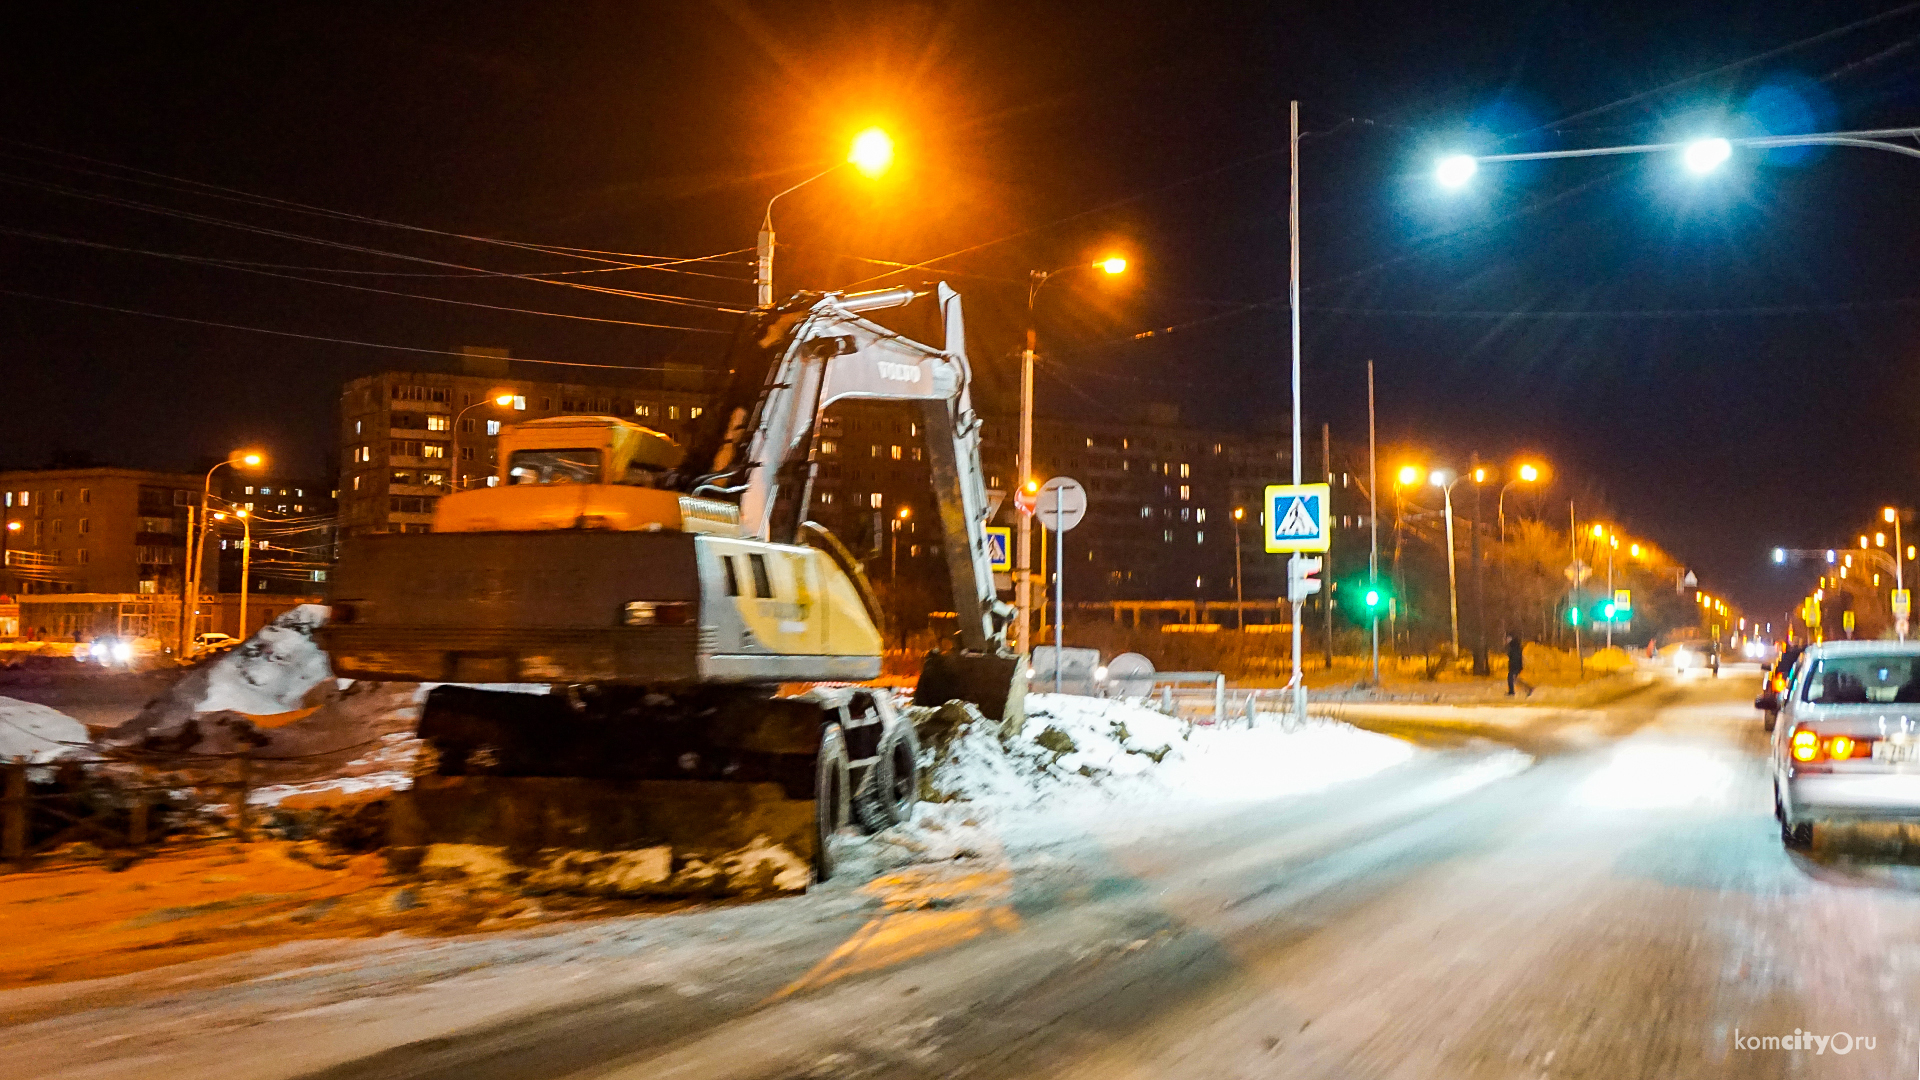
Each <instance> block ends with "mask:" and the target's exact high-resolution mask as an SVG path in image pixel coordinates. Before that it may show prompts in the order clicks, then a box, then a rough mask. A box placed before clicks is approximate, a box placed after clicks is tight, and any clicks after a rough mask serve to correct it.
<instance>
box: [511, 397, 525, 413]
mask: <svg viewBox="0 0 1920 1080" xmlns="http://www.w3.org/2000/svg"><path fill="white" fill-rule="evenodd" d="M513 407H514V408H515V409H517V410H518V411H520V412H526V411H527V399H526V398H524V397H519V396H515V397H514V399H513Z"/></svg>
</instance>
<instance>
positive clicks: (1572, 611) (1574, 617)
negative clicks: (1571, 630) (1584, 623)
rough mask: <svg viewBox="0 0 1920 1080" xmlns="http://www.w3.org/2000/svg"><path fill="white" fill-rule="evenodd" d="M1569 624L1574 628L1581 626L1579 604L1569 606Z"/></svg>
mask: <svg viewBox="0 0 1920 1080" xmlns="http://www.w3.org/2000/svg"><path fill="white" fill-rule="evenodd" d="M1567 622H1568V623H1569V624H1570V625H1573V626H1579V625H1580V605H1579V604H1569V605H1567Z"/></svg>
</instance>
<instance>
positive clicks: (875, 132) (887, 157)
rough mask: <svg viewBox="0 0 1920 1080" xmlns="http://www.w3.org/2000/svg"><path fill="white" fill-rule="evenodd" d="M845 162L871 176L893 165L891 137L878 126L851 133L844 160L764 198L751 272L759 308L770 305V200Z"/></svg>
mask: <svg viewBox="0 0 1920 1080" xmlns="http://www.w3.org/2000/svg"><path fill="white" fill-rule="evenodd" d="M848 165H851V166H853V167H854V168H855V169H856V170H858V171H859V173H860V175H862V176H865V177H867V178H868V179H873V178H876V177H878V176H880V175H881V174H882V173H885V172H886V171H887V169H888V168H890V167H892V165H893V138H892V136H890V135H888V134H887V133H886V132H884V131H882V130H880V129H879V128H877V127H875V128H868V129H866V130H865V131H862V132H861V133H860V134H858V135H855V136H854V137H853V143H852V145H851V146H850V147H849V148H848V149H847V157H846V160H845V161H839V162H835V163H834V164H832V165H829V166H828V167H826V168H824V169H822V170H820V171H819V172H817V173H814V174H813V175H812V176H809V177H807V178H806V179H805V180H802V181H800V182H799V183H797V184H795V185H793V186H792V187H790V188H788V189H786V190H785V191H782V192H780V193H779V194H777V195H775V196H774V197H773V198H771V199H768V200H767V212H766V214H765V216H763V217H762V218H761V219H760V240H759V244H758V248H757V251H756V255H757V256H758V261H757V262H756V263H755V270H754V275H753V285H754V302H755V303H756V304H757V305H758V306H759V307H760V309H761V310H763V311H764V310H766V309H768V308H771V307H773V204H774V203H776V202H778V201H780V198H781V197H782V196H785V195H791V194H793V193H794V192H796V191H799V190H800V189H801V188H803V187H806V186H807V185H808V184H811V183H813V182H814V181H815V180H818V179H820V178H821V177H823V176H826V175H827V174H829V173H832V172H835V171H836V170H839V169H841V168H844V167H846V166H848Z"/></svg>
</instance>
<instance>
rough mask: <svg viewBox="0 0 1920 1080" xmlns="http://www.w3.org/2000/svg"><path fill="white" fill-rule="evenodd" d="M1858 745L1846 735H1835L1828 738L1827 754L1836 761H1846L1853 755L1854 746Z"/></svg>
mask: <svg viewBox="0 0 1920 1080" xmlns="http://www.w3.org/2000/svg"><path fill="white" fill-rule="evenodd" d="M1857 745H1859V744H1858V743H1855V742H1854V741H1853V740H1852V739H1849V738H1847V737H1846V736H1845V735H1835V736H1834V737H1833V738H1831V739H1828V740H1827V756H1828V757H1830V758H1833V759H1834V760H1835V761H1845V760H1846V759H1848V758H1850V757H1852V756H1853V748H1854V747H1855V746H1857Z"/></svg>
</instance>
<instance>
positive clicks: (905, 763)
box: [853, 720, 920, 833]
mask: <svg viewBox="0 0 1920 1080" xmlns="http://www.w3.org/2000/svg"><path fill="white" fill-rule="evenodd" d="M919 801H920V740H919V739H918V738H917V737H915V735H914V733H913V725H912V724H911V723H908V722H907V721H905V720H901V721H898V722H896V723H895V724H894V725H893V726H892V727H890V728H888V729H887V731H886V732H885V733H883V734H882V735H881V736H880V745H879V747H878V749H877V750H876V751H875V753H874V757H873V764H872V765H871V766H870V767H868V769H867V774H866V776H865V777H864V778H862V779H861V781H860V787H859V790H857V791H855V792H854V793H853V812H854V815H855V816H856V817H858V818H859V819H860V826H861V827H862V828H864V829H866V830H867V831H868V832H876V833H877V832H880V831H881V830H883V829H890V828H892V827H894V826H895V825H905V824H907V823H908V822H910V821H912V820H913V809H914V806H915V805H917V804H918V803H919Z"/></svg>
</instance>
